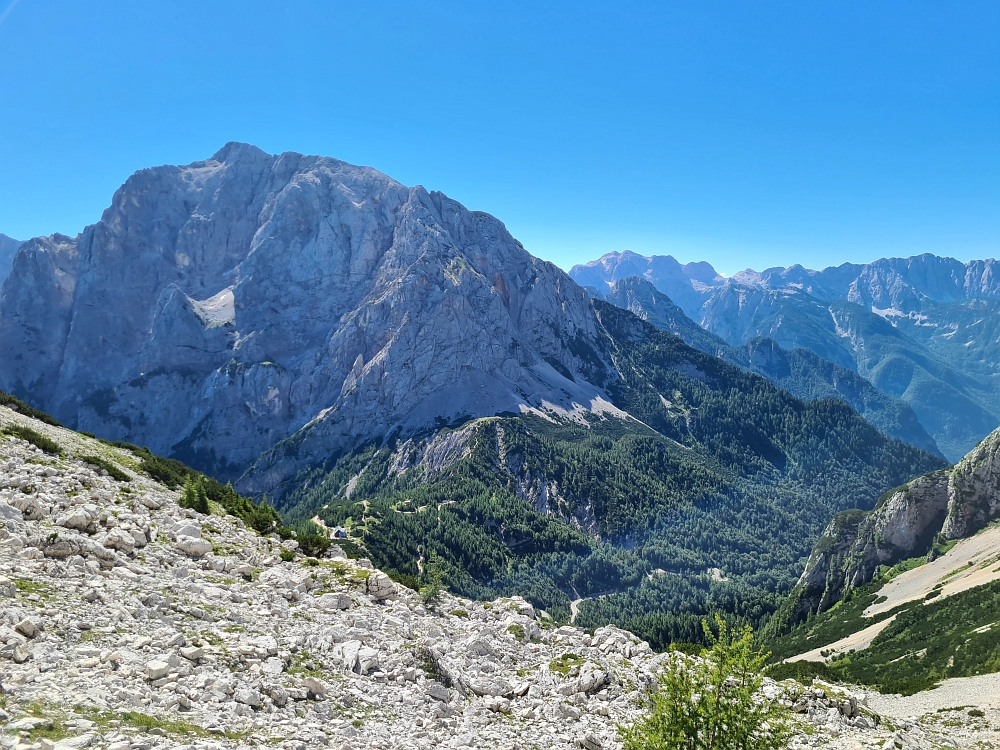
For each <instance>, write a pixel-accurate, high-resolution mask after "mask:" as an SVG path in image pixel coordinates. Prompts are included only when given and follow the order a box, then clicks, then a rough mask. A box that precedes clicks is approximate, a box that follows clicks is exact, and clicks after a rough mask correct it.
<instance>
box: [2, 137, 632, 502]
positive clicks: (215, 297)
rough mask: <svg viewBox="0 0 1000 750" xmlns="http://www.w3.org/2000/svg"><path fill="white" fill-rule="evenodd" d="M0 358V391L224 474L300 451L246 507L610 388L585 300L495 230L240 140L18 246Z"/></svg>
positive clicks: (435, 201)
mask: <svg viewBox="0 0 1000 750" xmlns="http://www.w3.org/2000/svg"><path fill="white" fill-rule="evenodd" d="M0 343H2V346H3V347H4V349H5V351H7V352H10V353H11V356H10V357H6V358H5V359H4V362H3V363H2V365H0V387H3V388H5V389H7V390H9V391H11V392H13V393H15V394H17V395H21V396H24V397H26V398H28V399H29V400H30V401H32V403H34V404H36V405H38V406H39V407H40V408H44V409H45V410H47V411H49V412H50V413H53V414H54V415H55V416H56V417H58V418H59V419H61V420H62V421H64V422H65V423H67V424H70V425H73V426H77V427H79V428H80V429H86V430H89V431H92V432H95V433H97V434H101V435H114V436H123V437H127V438H128V439H130V440H131V441H132V442H135V443H139V444H142V445H148V446H149V447H150V448H152V449H154V450H155V451H157V452H159V453H163V454H172V455H177V456H180V457H183V458H186V459H187V460H189V461H191V462H193V463H194V464H196V465H198V466H199V467H200V468H203V469H207V470H211V471H213V472H214V473H215V474H217V475H222V476H228V477H231V478H236V477H237V476H239V474H241V473H242V472H243V471H244V470H245V469H246V467H247V466H249V465H250V464H251V463H253V462H254V461H255V460H257V458H258V457H259V456H260V454H261V453H262V452H263V451H266V450H268V449H270V448H272V447H273V446H274V445H275V444H276V443H278V442H279V441H281V440H284V439H286V438H289V437H291V436H293V435H295V436H296V437H295V441H294V446H293V447H292V448H288V447H286V448H285V449H283V450H282V451H280V452H279V453H277V454H272V455H271V456H270V458H269V460H268V461H267V463H266V466H264V467H263V469H262V470H261V471H260V472H258V473H256V474H255V475H254V476H253V477H252V478H250V479H248V480H247V488H248V489H252V490H254V491H257V492H263V491H267V490H269V489H271V488H272V487H273V486H274V484H275V483H277V482H278V481H280V480H281V479H283V478H285V477H287V475H288V473H289V472H290V471H294V470H295V469H297V468H300V467H301V466H302V465H304V464H306V463H308V462H310V461H312V460H317V459H321V460H325V459H326V458H327V457H328V456H330V455H331V454H334V453H336V452H337V451H339V450H342V449H344V448H349V447H352V446H353V445H354V444H356V443H357V442H358V441H364V440H365V439H369V438H372V437H377V436H382V435H386V434H389V433H391V432H393V431H394V430H404V431H407V430H410V431H412V430H414V429H419V428H426V427H428V426H432V425H434V424H440V423H442V422H444V423H448V422H450V421H452V420H453V419H455V418H457V417H460V416H480V415H484V414H494V413H497V412H500V411H518V410H519V409H521V408H529V407H532V406H537V405H538V404H540V403H541V402H542V401H548V402H551V403H553V404H557V405H563V406H565V407H567V408H569V409H572V408H574V406H573V404H578V405H581V406H580V407H579V408H591V407H592V405H594V404H595V402H599V401H600V399H601V396H602V391H601V389H602V388H603V387H605V386H607V385H609V384H610V383H611V382H612V381H613V380H614V378H615V374H614V373H613V372H612V371H611V368H610V367H609V366H608V363H607V361H606V357H605V355H604V354H603V353H602V352H601V351H599V350H597V349H595V348H594V347H595V346H600V336H599V335H598V331H597V322H596V319H595V317H594V314H593V312H592V311H591V309H590V305H589V301H588V299H587V297H586V295H585V294H584V292H583V291H582V290H581V289H580V288H579V287H578V286H577V285H576V284H575V283H573V282H572V281H571V280H570V279H569V278H568V277H567V276H566V275H565V274H564V273H562V272H561V271H559V270H558V269H557V268H555V266H553V265H551V264H549V263H545V262H543V261H540V260H538V259H536V258H534V257H532V256H531V255H530V254H528V253H527V252H526V251H525V250H524V248H523V247H522V246H521V245H520V243H518V242H517V241H516V240H514V238H512V237H511V236H510V234H509V233H508V232H507V231H506V229H505V228H504V226H503V224H501V223H500V222H499V221H498V220H496V219H495V218H493V217H491V216H489V215H487V214H483V213H477V212H472V211H468V210H466V209H465V208H464V207H463V206H461V205H460V204H458V203H456V202H455V201H452V200H450V199H449V198H447V197H446V196H444V195H442V194H440V193H428V192H427V191H426V190H424V189H423V188H421V187H415V188H408V187H405V186H403V185H401V184H399V183H398V182H396V181H394V180H392V179H390V178H389V177H386V176H385V175H383V174H381V173H379V172H376V171H375V170H373V169H369V168H365V167H355V166H352V165H349V164H345V163H344V162H340V161H337V160H335V159H327V158H320V157H311V156H302V155H300V154H282V155H279V156H270V155H268V154H265V153H263V152H262V151H260V150H258V149H256V148H254V147H252V146H246V145H242V144H229V145H228V146H226V147H225V148H224V149H222V150H221V151H220V152H219V153H217V154H216V155H215V156H213V157H212V158H211V159H209V160H207V161H203V162H196V163H194V164H191V165H188V166H186V167H159V168H155V169H146V170H143V171H141V172H138V173H136V174H135V175H133V176H132V177H131V178H129V180H128V181H127V182H126V183H125V185H124V186H123V187H122V188H121V189H120V190H119V191H118V192H117V193H116V194H115V197H114V199H113V201H112V205H111V207H110V208H108V209H107V211H105V213H104V216H103V217H102V219H101V221H100V222H98V223H97V224H95V225H93V226H91V227H88V228H87V229H86V230H85V231H84V232H83V234H82V235H80V236H79V237H78V238H68V237H62V236H59V235H55V236H53V237H49V238H40V239H36V240H33V241H31V242H29V243H27V244H26V245H25V247H24V248H23V249H22V251H21V252H20V253H19V254H18V256H17V257H16V258H15V261H14V267H13V271H12V273H11V275H10V277H9V278H8V280H7V282H6V283H5V284H4V288H3V292H2V296H0ZM443 392H447V393H448V398H447V399H442V398H440V395H441V393H443Z"/></svg>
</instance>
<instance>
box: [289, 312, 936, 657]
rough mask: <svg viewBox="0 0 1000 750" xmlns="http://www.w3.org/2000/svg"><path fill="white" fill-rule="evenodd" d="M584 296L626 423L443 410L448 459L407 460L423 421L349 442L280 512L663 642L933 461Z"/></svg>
mask: <svg viewBox="0 0 1000 750" xmlns="http://www.w3.org/2000/svg"><path fill="white" fill-rule="evenodd" d="M598 309H599V313H600V315H601V319H602V321H603V322H604V324H605V325H606V326H607V327H608V329H609V330H610V331H611V333H612V335H613V337H614V340H615V341H616V342H618V343H617V344H616V345H615V347H614V351H613V352H612V353H613V356H614V357H615V358H616V361H617V362H618V364H619V368H620V369H621V371H622V372H623V373H625V382H623V383H620V384H617V385H615V386H614V387H613V388H612V393H613V396H614V399H615V401H616V403H617V404H618V405H619V406H621V407H622V408H624V409H626V410H627V411H628V412H629V413H631V414H633V415H635V416H636V417H637V418H638V419H640V420H642V421H641V422H639V421H634V420H627V419H618V418H615V417H613V416H610V415H606V416H604V417H603V418H601V417H597V416H591V417H590V419H589V423H587V424H581V423H578V422H573V421H570V420H568V419H563V418H560V417H559V416H558V415H557V414H554V413H553V414H550V415H549V417H550V418H549V419H544V418H541V417H539V416H537V415H533V414H524V415H519V416H506V417H496V418H488V419H480V420H475V421H470V422H467V423H465V424H461V425H452V426H451V427H449V428H447V431H451V432H453V431H455V430H461V431H462V432H463V435H462V438H463V439H464V440H465V441H466V454H465V455H464V457H462V458H460V459H459V460H456V461H455V462H454V463H452V464H451V465H448V466H444V467H440V468H438V469H437V470H436V471H435V473H434V474H433V475H431V476H429V475H427V474H426V473H425V469H424V467H423V466H421V465H420V464H419V456H420V455H421V453H422V449H423V448H424V447H426V443H427V442H428V441H431V440H433V439H435V437H436V435H435V434H428V435H426V436H424V438H423V441H421V440H420V439H414V440H413V441H410V442H408V443H400V442H399V441H394V440H392V439H390V440H388V441H387V442H385V443H384V444H382V445H368V446H364V447H361V448H359V449H357V450H355V451H354V452H351V453H348V454H346V455H343V456H337V457H334V458H333V459H331V460H330V461H329V462H327V463H326V464H323V465H317V466H314V467H311V468H309V469H307V470H304V471H303V472H301V473H300V474H299V476H298V477H296V480H295V482H294V485H295V486H296V487H297V489H295V490H294V491H293V492H291V493H290V494H289V495H287V496H286V497H285V498H284V499H283V501H282V504H281V510H282V512H283V513H284V515H285V516H286V518H288V519H289V523H290V525H293V526H294V525H296V524H300V523H303V522H306V521H308V519H311V518H313V517H315V516H319V518H321V519H322V520H323V521H324V522H325V523H326V525H327V526H344V527H346V528H348V529H349V532H350V534H351V537H352V539H354V540H358V541H359V542H361V543H362V544H363V545H364V553H365V555H366V556H368V557H370V558H371V560H372V562H373V563H374V564H375V565H376V566H377V567H378V568H380V569H382V570H387V571H392V572H394V573H395V574H401V575H408V576H418V575H419V574H420V571H419V569H418V560H420V559H421V556H423V558H424V559H429V555H430V554H431V553H434V554H437V555H438V556H439V557H440V558H441V559H442V561H443V562H444V564H445V565H444V570H445V575H444V580H443V585H446V586H447V587H448V588H449V589H451V590H452V591H455V592H456V593H458V594H461V595H464V596H469V597H472V598H478V599H486V600H491V599H494V598H496V597H500V596H510V595H513V594H520V595H522V596H524V597H525V598H526V599H528V600H529V601H531V602H532V604H534V605H535V606H536V607H540V608H543V609H545V610H546V611H548V612H549V613H550V614H551V615H552V616H553V618H554V619H555V620H556V621H567V620H568V619H569V617H570V602H571V601H572V600H573V599H578V598H580V599H584V600H585V601H583V602H582V603H581V605H580V607H579V612H578V616H577V618H576V621H575V622H576V624H578V625H580V626H582V627H598V626H601V625H605V624H607V623H609V622H610V623H615V624H618V625H620V626H621V627H624V628H628V629H629V630H632V631H633V632H635V633H637V634H639V635H640V636H641V637H643V638H646V639H648V640H650V642H651V643H652V644H653V645H654V647H658V648H665V647H667V646H668V645H669V644H670V643H673V642H699V641H702V640H703V638H704V634H703V630H702V627H701V620H702V619H703V618H704V617H705V616H706V615H708V614H709V613H711V612H715V611H721V612H725V613H726V616H727V618H728V619H729V622H730V623H731V624H735V625H753V626H755V627H759V626H760V625H761V624H762V623H763V622H764V621H766V619H767V618H768V617H769V616H770V615H771V614H772V613H773V612H774V611H775V610H776V609H777V608H778V606H779V605H780V603H781V601H782V599H783V597H784V594H786V593H787V592H788V591H789V590H791V589H792V587H793V586H794V584H795V581H796V580H797V578H798V575H799V573H800V572H801V567H802V565H803V563H804V562H805V560H806V557H807V556H808V553H809V551H810V549H811V546H812V544H813V543H814V541H815V540H816V538H817V537H818V536H819V535H820V533H821V531H822V529H823V528H824V526H825V525H826V524H827V523H828V522H829V520H830V518H831V517H832V516H833V515H834V514H835V513H837V512H839V511H843V510H845V509H847V508H850V507H855V506H857V505H861V506H862V507H869V508H870V507H872V505H873V504H874V503H875V500H876V499H877V498H878V496H879V495H880V494H881V493H882V491H883V490H884V489H885V488H887V487H894V486H898V485H899V484H900V483H901V482H903V481H905V480H906V479H909V478H910V477H912V476H915V475H918V474H921V473H923V472H926V471H928V470H933V469H937V468H939V467H940V466H942V465H943V462H942V461H941V460H940V459H938V458H936V457H934V456H932V455H930V454H928V453H925V452H923V451H920V450H917V449H915V448H913V447H911V446H908V445H905V444H903V443H900V442H898V441H895V440H890V439H888V438H886V437H885V436H884V435H882V434H880V433H879V432H878V431H876V430H875V429H874V428H873V427H872V426H871V425H869V424H868V423H866V422H864V421H863V420H862V419H860V418H859V417H858V416H857V414H855V413H854V412H853V411H852V410H851V409H850V408H849V407H847V406H846V405H844V404H843V403H842V402H840V401H834V400H831V401H817V402H811V403H805V402H802V401H800V400H798V399H796V398H794V397H792V396H791V395H789V394H788V393H786V392H784V391H782V390H779V389H778V388H776V387H775V386H773V385H772V384H771V383H770V382H768V381H767V380H765V379H764V378H761V377H758V376H755V375H751V374H748V373H746V372H743V371H742V370H739V369H738V368H736V367H733V366H730V365H727V364H725V363H724V362H721V361H720V360H718V359H715V358H713V357H711V356H709V355H707V354H704V353H702V352H698V351H695V350H693V349H691V348H690V347H687V346H686V345H685V344H684V343H683V342H681V341H680V340H679V339H678V338H676V337H675V336H672V335H670V334H667V333H664V332H661V331H656V330H655V329H653V328H651V327H649V326H646V325H645V324H641V323H639V322H638V321H636V319H635V318H634V317H633V316H631V315H629V314H628V313H625V312H624V311H621V310H618V309H617V308H614V307H612V306H607V305H605V306H599V307H598ZM636 325H639V326H641V328H640V329H639V330H638V331H636V330H633V329H634V328H635V326H636ZM630 326H631V328H630ZM394 465H395V466H399V465H403V466H404V467H405V466H407V465H409V466H410V468H409V469H407V470H405V471H403V472H402V473H399V472H398V471H391V470H390V467H392V466H394ZM348 486H350V493H349V495H348V492H347V488H348ZM526 488H532V489H533V490H534V491H535V492H536V493H538V492H540V491H541V489H542V488H546V499H545V500H544V501H540V500H539V499H538V495H537V494H536V495H534V496H526V495H525V489H526ZM539 502H542V503H544V505H539V506H536V503H539ZM338 543H340V540H338ZM342 546H344V547H345V550H347V545H346V544H345V545H342ZM713 568H718V569H720V570H721V571H722V572H723V573H722V575H721V576H718V575H714V576H713V575H711V574H710V573H709V571H710V570H711V569H713Z"/></svg>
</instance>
